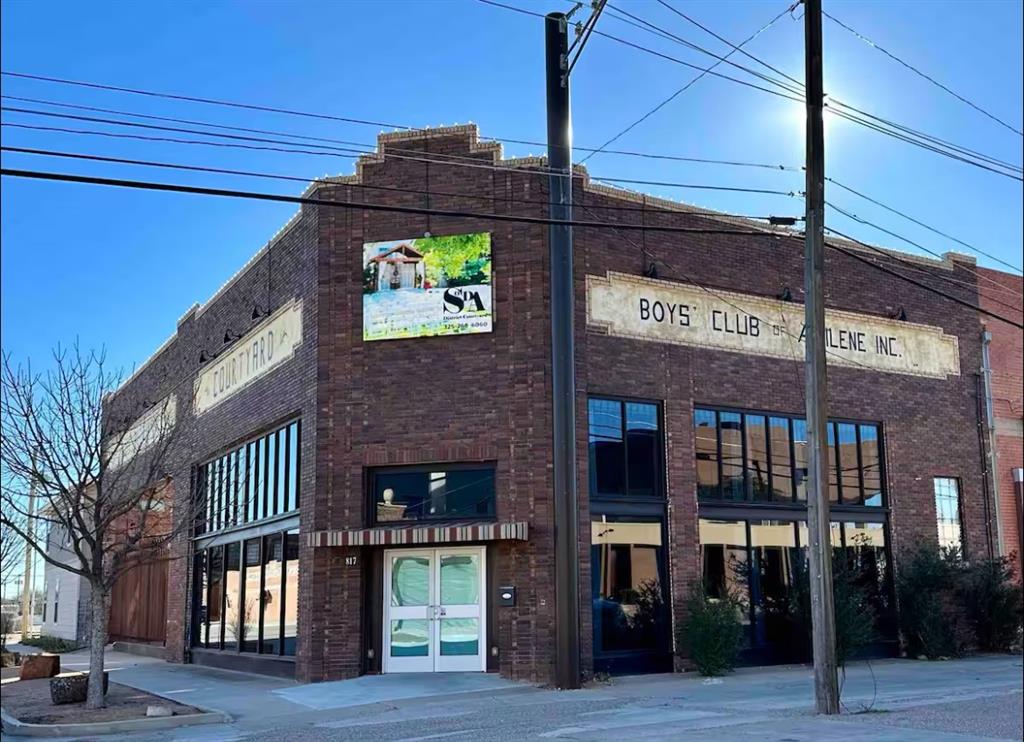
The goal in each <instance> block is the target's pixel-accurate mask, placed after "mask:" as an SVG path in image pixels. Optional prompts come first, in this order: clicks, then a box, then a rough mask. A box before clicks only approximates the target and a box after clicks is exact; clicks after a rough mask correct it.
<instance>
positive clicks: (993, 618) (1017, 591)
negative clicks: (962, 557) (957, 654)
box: [956, 557, 1022, 652]
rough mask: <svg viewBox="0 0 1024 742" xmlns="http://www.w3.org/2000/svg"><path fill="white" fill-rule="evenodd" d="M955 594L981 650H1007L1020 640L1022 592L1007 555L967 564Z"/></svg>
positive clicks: (960, 576)
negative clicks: (1014, 578)
mask: <svg viewBox="0 0 1024 742" xmlns="http://www.w3.org/2000/svg"><path fill="white" fill-rule="evenodd" d="M956 597H957V600H958V602H959V604H960V605H961V606H962V608H963V610H964V613H965V614H966V617H967V621H968V623H969V625H970V627H971V629H972V630H973V634H974V640H975V642H976V644H977V647H978V649H980V650H982V651H985V652H1008V651H1010V650H1011V649H1013V648H1014V647H1015V646H1017V644H1018V643H1019V641H1020V632H1021V614H1022V592H1021V586H1020V585H1019V584H1017V583H1015V582H1014V580H1013V567H1012V566H1011V562H1010V560H1009V559H1007V558H1006V557H1001V558H997V559H985V560H981V561H977V562H974V563H972V564H971V565H970V566H968V567H965V568H964V569H963V570H962V572H961V573H960V575H959V580H958V585H957V589H956Z"/></svg>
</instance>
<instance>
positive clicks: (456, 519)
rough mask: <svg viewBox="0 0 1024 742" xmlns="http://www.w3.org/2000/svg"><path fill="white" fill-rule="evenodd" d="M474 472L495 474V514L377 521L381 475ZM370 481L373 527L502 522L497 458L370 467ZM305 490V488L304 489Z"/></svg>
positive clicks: (369, 507) (366, 495)
mask: <svg viewBox="0 0 1024 742" xmlns="http://www.w3.org/2000/svg"><path fill="white" fill-rule="evenodd" d="M471 469H488V470H490V472H491V473H492V475H493V476H492V482H493V485H494V513H493V514H492V515H474V516H452V515H448V514H445V515H440V516H434V517H432V518H415V519H409V520H396V521H378V520H377V508H376V500H375V496H374V493H375V491H376V489H377V477H378V476H379V475H381V474H422V473H427V474H429V473H431V472H436V471H444V472H449V471H468V470H471ZM364 472H365V479H366V491H365V493H364V498H363V499H364V505H365V507H366V519H365V520H366V522H367V523H369V525H370V526H371V527H378V526H381V527H385V526H404V527H409V526H411V525H415V524H417V523H422V524H431V523H445V522H452V523H469V522H479V521H484V522H488V523H490V522H493V521H497V520H498V519H499V515H500V506H499V498H498V462H497V461H496V460H494V459H488V460H485V461H458V462H454V461H453V462H450V463H449V462H443V461H439V462H433V463H429V464H410V465H408V466H373V467H366V469H365V470H364ZM300 489H301V488H300Z"/></svg>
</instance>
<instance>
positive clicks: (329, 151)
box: [0, 107, 794, 196]
mask: <svg viewBox="0 0 1024 742" xmlns="http://www.w3.org/2000/svg"><path fill="white" fill-rule="evenodd" d="M0 110H2V111H5V112H12V113H23V114H28V115H34V116H44V117H51V118H61V119H71V120H75V121H87V122H90V123H102V124H111V125H115V126H124V127H130V128H141V129H147V130H156V131H170V132H180V133H185V134H198V135H200V136H207V137H214V138H217V139H229V140H232V141H242V142H257V143H260V144H279V145H289V146H292V145H297V144H298V145H300V146H304V147H315V148H316V150H310V149H302V150H294V149H293V150H286V149H277V148H274V147H269V148H268V147H262V146H257V147H246V148H248V149H270V150H271V151H280V152H293V153H298V154H313V155H321V156H335V157H338V156H341V157H345V158H353V157H357V156H364V155H368V156H380V155H381V153H380V152H377V151H370V150H361V149H356V148H352V147H339V146H334V145H326V144H301V143H296V142H291V141H288V140H285V139H268V138H265V137H253V136H246V135H242V134H227V133H222V132H213V131H203V130H199V129H191V128H183V127H176V126H162V125H157V124H143V123H139V122H136V121H118V120H116V119H109V118H102V117H95V116H80V115H76V114H69V113H57V112H55V111H38V110H32V109H25V108H19V107H14V108H10V107H5V108H3V109H0ZM2 125H3V126H15V127H17V128H29V127H27V126H26V125H24V124H14V123H11V122H6V121H5V122H2ZM34 128H37V129H40V130H44V131H45V130H53V131H64V132H65V133H75V134H88V133H98V134H99V135H101V136H103V135H111V136H119V137H121V138H135V137H130V136H128V135H113V134H111V133H110V132H90V131H89V130H82V129H67V128H65V129H61V128H57V127H34ZM162 141H173V142H176V143H180V144H184V143H188V144H202V143H203V142H199V141H196V140H180V139H177V140H175V139H164V140H162ZM210 144H224V143H222V142H219V143H210ZM320 150H326V151H320ZM338 153H341V154H338ZM383 155H384V156H386V157H393V158H395V159H399V160H411V161H416V162H428V163H431V162H432V163H435V164H445V165H452V166H454V167H465V168H473V169H482V170H497V171H499V172H506V173H507V172H509V171H510V168H509V167H508V166H507V165H504V166H503V165H495V164H489V163H485V162H481V161H479V160H477V161H469V162H463V161H461V160H445V159H440V160H438V159H432V158H431V157H429V156H426V157H425V156H423V155H422V154H420V155H407V154H396V153H393V152H391V151H386V152H385V153H383ZM522 172H525V173H529V174H531V175H534V176H538V175H543V176H546V175H550V174H551V173H552V171H551V170H550V169H549V168H545V167H537V168H531V169H530V170H522ZM573 177H574V178H582V177H583V176H582V175H581V174H579V173H574V174H573ZM590 178H591V179H592V180H601V181H605V182H608V183H634V184H636V183H639V184H645V185H654V186H673V187H677V188H688V189H694V190H710V191H735V192H737V193H760V194H765V195H776V196H792V195H794V192H793V191H780V190H777V189H765V188H744V187H733V186H719V185H707V184H700V183H678V182H676V183H674V184H673V183H672V182H666V181H643V180H637V179H633V178H617V177H610V176H596V175H590Z"/></svg>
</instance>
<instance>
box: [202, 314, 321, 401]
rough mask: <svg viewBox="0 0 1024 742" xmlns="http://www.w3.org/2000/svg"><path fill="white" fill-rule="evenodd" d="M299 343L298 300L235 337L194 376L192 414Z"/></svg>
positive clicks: (268, 368)
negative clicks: (222, 351)
mask: <svg viewBox="0 0 1024 742" xmlns="http://www.w3.org/2000/svg"><path fill="white" fill-rule="evenodd" d="M301 343H302V302H301V301H292V302H289V303H288V304H287V305H285V306H283V307H281V308H280V309H278V310H277V311H276V312H274V313H273V314H272V315H270V316H269V317H268V318H267V319H265V320H264V321H263V322H261V323H260V324H259V325H258V326H257V327H256V328H254V329H253V330H250V331H249V332H247V333H246V334H245V335H244V336H243V337H242V338H240V339H239V340H236V341H235V343H234V345H232V346H231V348H230V349H229V350H228V351H226V352H225V353H224V354H223V355H221V356H220V357H219V358H217V360H216V361H214V362H213V363H212V364H211V365H210V366H208V367H207V368H206V369H205V370H204V371H203V372H202V373H201V374H199V376H198V377H197V378H196V386H195V397H196V402H195V414H196V415H201V414H203V413H204V412H206V411H207V410H209V409H210V408H212V407H214V406H215V405H218V404H220V403H221V402H223V401H224V400H225V399H227V398H228V397H230V396H232V395H233V394H236V393H238V392H240V391H241V390H242V389H244V388H245V387H246V386H248V385H249V384H251V383H252V382H253V381H255V380H256V379H258V378H260V377H261V376H265V375H266V374H268V373H270V372H271V371H272V370H273V369H274V368H276V367H277V366H279V365H281V364H282V363H284V362H285V361H287V360H288V359H289V358H291V357H292V356H293V355H294V354H295V349H296V348H297V347H299V345H300V344H301Z"/></svg>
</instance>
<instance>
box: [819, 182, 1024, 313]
mask: <svg viewBox="0 0 1024 742" xmlns="http://www.w3.org/2000/svg"><path fill="white" fill-rule="evenodd" d="M825 205H826V206H828V207H829V208H830V209H832V210H834V211H836V212H838V213H840V214H842V215H843V216H845V217H846V218H847V219H852V220H853V221H855V222H857V223H858V224H863V225H865V226H868V227H872V228H873V229H877V230H878V231H879V232H883V233H885V234H887V235H889V236H890V237H895V238H896V239H898V240H901V241H903V242H905V243H907V244H908V245H913V246H914V247H916V248H917V249H919V250H922V251H923V252H926V253H928V254H929V255H931V256H933V257H936V258H938V259H939V260H943V261H944V260H945V256H943V255H942V253H938V252H935V251H934V250H931V249H929V248H928V247H925V246H924V245H922V244H921V243H919V242H915V241H914V240H912V239H910V238H909V237H904V236H903V235H901V234H898V233H896V232H893V231H891V230H888V229H886V228H885V227H882V226H880V225H878V224H875V223H874V222H870V221H868V220H867V219H864V218H862V217H860V216H857V215H856V214H854V213H853V212H850V211H847V210H846V209H844V208H842V207H841V206H837V205H836V204H834V203H832V202H831V201H825ZM893 257H895V258H896V259H897V260H899V262H901V263H904V264H906V265H908V266H910V267H912V268H915V269H917V266H915V265H913V263H910V262H909V261H907V260H905V259H903V258H900V257H899V256H896V255H894V256H893ZM961 268H962V270H964V271H965V272H967V273H970V274H971V275H972V276H974V277H975V278H976V279H977V280H979V281H985V282H986V283H990V284H993V285H995V286H998V287H999V288H1004V287H1003V285H1002V284H1001V283H1000V282H999V281H996V280H995V279H994V278H990V277H988V276H986V275H984V274H981V273H979V272H978V271H976V270H974V269H972V268H971V267H969V266H966V265H964V266H961ZM939 277H940V278H942V279H943V280H945V281H947V282H949V283H953V284H958V285H961V286H966V287H969V288H971V289H973V290H975V291H978V290H979V286H978V283H977V281H976V282H974V283H971V282H967V281H962V280H958V279H955V278H953V277H952V276H945V275H940V276H939ZM993 300H994V301H996V302H997V303H999V304H1003V306H1005V307H1008V308H1009V309H1013V310H1016V311H1020V305H1014V304H1008V303H1006V302H1002V301H1000V300H998V299H994V298H993Z"/></svg>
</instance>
